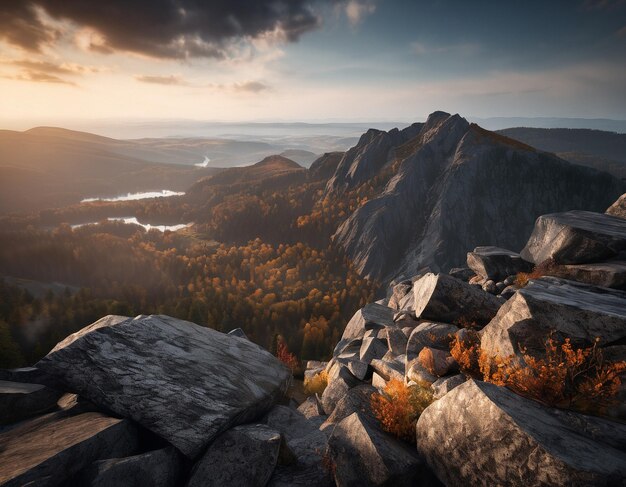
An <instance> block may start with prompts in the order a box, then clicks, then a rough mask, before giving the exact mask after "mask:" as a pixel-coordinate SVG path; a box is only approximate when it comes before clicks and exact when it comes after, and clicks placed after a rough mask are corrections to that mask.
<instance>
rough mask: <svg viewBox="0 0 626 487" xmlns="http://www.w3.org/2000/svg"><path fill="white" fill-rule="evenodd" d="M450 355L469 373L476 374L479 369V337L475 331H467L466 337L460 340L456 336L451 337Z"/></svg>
mask: <svg viewBox="0 0 626 487" xmlns="http://www.w3.org/2000/svg"><path fill="white" fill-rule="evenodd" d="M450 355H452V357H453V358H454V360H456V361H457V363H458V364H459V367H460V368H461V370H463V371H464V372H466V373H468V374H470V375H476V374H477V372H478V370H479V364H478V360H479V358H480V357H479V356H480V338H479V337H478V333H476V332H475V331H468V336H467V339H465V340H461V339H459V337H458V336H455V337H454V338H453V339H452V342H451V345H450Z"/></svg>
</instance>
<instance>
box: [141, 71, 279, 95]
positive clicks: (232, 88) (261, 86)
mask: <svg viewBox="0 0 626 487" xmlns="http://www.w3.org/2000/svg"><path fill="white" fill-rule="evenodd" d="M135 80H137V81H140V82H142V83H149V84H155V85H165V86H187V87H191V88H201V89H210V90H213V91H220V92H230V93H252V94H258V93H261V92H263V91H270V90H271V88H270V87H269V86H268V85H267V84H265V83H262V82H260V81H241V82H236V83H209V84H206V83H204V84H203V83H192V82H190V81H188V80H186V79H184V78H183V77H181V76H178V75H169V76H153V75H137V76H135Z"/></svg>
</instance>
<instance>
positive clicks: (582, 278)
mask: <svg viewBox="0 0 626 487" xmlns="http://www.w3.org/2000/svg"><path fill="white" fill-rule="evenodd" d="M558 276H559V277H562V278H563V279H569V280H572V281H578V282H584V283H585V284H592V285H593V286H601V287H611V288H616V289H624V288H626V261H624V260H610V261H607V262H599V263H595V264H578V265H562V266H559V268H558Z"/></svg>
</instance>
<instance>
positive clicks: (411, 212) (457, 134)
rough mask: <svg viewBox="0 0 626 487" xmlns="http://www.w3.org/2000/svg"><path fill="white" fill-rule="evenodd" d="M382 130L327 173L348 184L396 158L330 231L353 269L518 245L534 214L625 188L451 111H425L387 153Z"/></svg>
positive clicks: (591, 205) (395, 267)
mask: <svg viewBox="0 0 626 487" xmlns="http://www.w3.org/2000/svg"><path fill="white" fill-rule="evenodd" d="M415 128H416V129H417V128H418V127H417V126H416V127H415ZM384 138H385V137H384V135H382V134H380V133H375V132H371V133H369V132H368V134H366V135H364V136H363V137H362V140H361V141H360V142H359V144H357V146H356V147H354V148H353V149H350V151H348V152H347V153H346V156H345V157H344V160H345V161H346V164H343V161H342V164H340V165H339V167H338V168H337V172H336V173H335V175H334V176H333V179H331V180H330V182H329V183H328V184H329V187H330V188H337V189H339V188H345V187H348V188H349V187H353V186H354V184H357V183H358V182H359V181H361V176H360V175H361V174H363V176H362V177H363V178H365V177H371V176H372V175H373V174H382V172H383V171H385V170H386V169H387V168H389V161H390V157H395V160H397V163H398V168H397V171H396V172H395V174H394V175H393V176H392V177H391V179H390V180H389V182H388V183H387V186H386V187H385V189H384V190H383V191H382V193H380V194H379V195H378V196H377V197H375V198H372V199H370V200H369V201H368V202H367V203H365V204H364V205H362V206H360V207H359V208H358V209H357V210H356V211H355V212H354V213H353V214H352V215H350V216H349V217H348V218H347V220H346V221H345V222H344V223H343V224H342V225H341V226H340V227H339V229H338V230H337V232H336V233H335V236H334V240H335V242H336V243H337V244H338V245H339V246H340V247H342V248H343V249H345V251H346V253H347V255H348V257H350V259H351V260H352V261H353V262H354V264H355V266H356V268H357V269H358V271H359V272H360V273H361V274H362V275H363V276H366V277H370V278H375V279H379V280H381V281H385V280H390V279H392V278H394V277H397V276H405V277H410V276H412V275H415V274H416V273H417V270H418V269H420V268H422V267H424V266H426V265H430V266H432V267H433V270H435V271H437V270H443V271H447V270H449V269H450V268H452V267H458V266H460V265H462V264H463V263H464V261H465V255H466V253H467V251H468V249H473V248H475V247H476V246H478V245H494V246H498V247H502V248H506V249H514V250H517V249H521V248H522V247H523V245H524V243H525V242H526V240H527V239H528V235H529V234H530V232H531V230H532V228H533V224H534V222H535V219H536V218H537V217H538V216H539V215H542V214H546V213H552V212H558V211H567V210H572V209H580V210H591V211H604V210H605V209H606V208H607V207H608V206H609V205H610V204H611V203H612V202H613V201H615V199H616V198H617V197H618V196H619V195H621V194H623V193H624V192H625V190H626V183H625V182H623V181H620V180H619V179H617V178H615V177H613V176H611V175H609V174H608V173H602V172H599V171H596V170H593V169H590V168H586V167H582V166H577V165H573V164H570V163H568V162H566V161H564V160H562V159H559V158H558V157H556V156H554V155H551V154H548V153H544V152H540V151H537V150H535V149H533V148H531V147H529V146H526V145H524V144H521V143H520V142H517V141H515V140H512V139H508V138H506V137H504V136H501V135H498V134H495V133H493V132H489V131H486V130H483V129H481V128H480V127H478V126H476V125H473V124H472V125H470V124H469V123H468V122H467V121H466V120H465V119H463V118H461V117H460V116H459V115H448V114H444V113H442V112H436V113H434V114H433V115H431V116H430V117H429V118H428V120H427V121H426V123H425V124H423V125H422V126H420V127H419V132H418V133H417V134H416V135H415V136H414V137H413V138H412V139H411V140H410V141H407V142H406V143H405V144H403V147H405V148H409V150H405V151H399V150H396V151H394V152H392V153H390V152H389V144H388V143H386V142H385V143H384V142H383V139H384ZM370 145H371V146H372V148H371V150H367V151H365V149H366V148H368V147H370ZM375 149H376V150H375ZM364 151H365V152H364ZM360 154H363V157H362V160H363V161H364V162H367V164H366V166H367V168H368V170H367V171H365V170H364V171H363V173H361V172H360V167H361V164H356V168H357V169H359V171H356V170H355V172H354V174H351V173H349V170H350V168H351V167H352V165H353V163H354V161H356V162H358V161H360V159H359V157H358V155H360ZM390 154H391V155H390ZM365 155H367V157H365ZM374 156H375V157H374Z"/></svg>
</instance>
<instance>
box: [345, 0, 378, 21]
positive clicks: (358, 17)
mask: <svg viewBox="0 0 626 487" xmlns="http://www.w3.org/2000/svg"><path fill="white" fill-rule="evenodd" d="M375 11H376V4H374V2H372V1H370V0H348V2H346V5H345V12H346V17H348V21H349V22H350V25H352V26H355V25H358V24H360V23H361V22H362V21H363V19H364V18H365V17H367V16H368V15H371V14H373V13H374V12H375Z"/></svg>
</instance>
